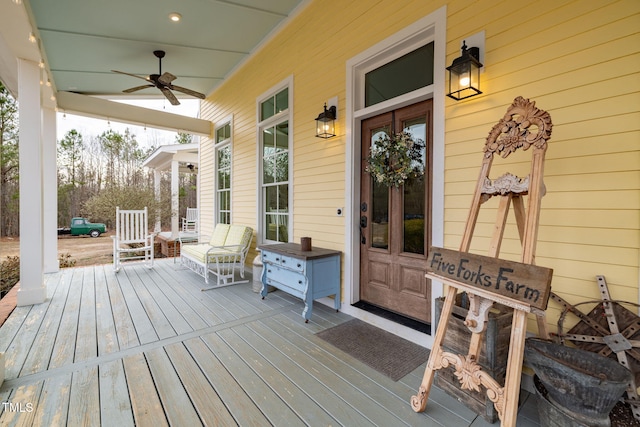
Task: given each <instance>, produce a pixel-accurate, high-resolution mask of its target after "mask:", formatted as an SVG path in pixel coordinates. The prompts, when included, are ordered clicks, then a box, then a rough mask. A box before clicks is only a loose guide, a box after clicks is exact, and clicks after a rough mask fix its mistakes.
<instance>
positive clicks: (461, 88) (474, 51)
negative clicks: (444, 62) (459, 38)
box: [447, 42, 482, 101]
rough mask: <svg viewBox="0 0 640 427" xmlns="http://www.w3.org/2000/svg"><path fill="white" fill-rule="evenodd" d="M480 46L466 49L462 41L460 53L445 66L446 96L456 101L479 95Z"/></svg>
mask: <svg viewBox="0 0 640 427" xmlns="http://www.w3.org/2000/svg"><path fill="white" fill-rule="evenodd" d="M480 68H482V64H481V63H480V48H477V47H472V48H468V49H467V44H466V43H465V42H462V55H460V57H459V58H456V59H454V60H453V62H452V63H451V66H450V67H447V70H448V71H449V93H448V94H447V96H448V97H449V98H453V99H455V100H456V101H460V100H461V99H465V98H469V97H472V96H476V95H480V94H481V93H482V92H481V91H480Z"/></svg>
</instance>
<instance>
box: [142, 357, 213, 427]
mask: <svg viewBox="0 0 640 427" xmlns="http://www.w3.org/2000/svg"><path fill="white" fill-rule="evenodd" d="M145 354H146V356H147V362H148V363H149V368H150V369H151V375H153V381H154V382H155V383H156V388H157V389H158V395H159V396H160V400H161V401H162V402H163V406H164V408H165V411H166V414H167V419H168V421H169V423H170V424H172V425H176V426H194V427H195V426H197V425H200V424H202V423H201V421H200V417H199V416H198V413H197V412H196V409H195V408H194V407H193V404H192V403H191V400H190V399H189V396H188V395H187V394H186V393H185V390H184V387H183V385H182V382H181V381H180V377H179V376H178V374H177V373H176V370H175V369H174V367H173V364H172V363H171V360H170V359H169V356H168V355H167V353H166V352H165V350H164V349H163V348H156V349H153V350H151V351H148V352H146V353H145Z"/></svg>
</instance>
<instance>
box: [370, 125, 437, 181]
mask: <svg viewBox="0 0 640 427" xmlns="http://www.w3.org/2000/svg"><path fill="white" fill-rule="evenodd" d="M424 146H425V145H424V141H422V140H421V139H413V137H412V136H411V134H410V133H408V132H400V133H396V134H394V135H393V136H392V137H391V136H389V135H387V134H384V135H382V136H380V137H379V138H378V139H377V140H375V141H374V143H373V144H372V145H371V152H370V153H369V156H368V157H367V165H366V166H365V169H364V170H365V172H368V173H369V174H370V175H371V176H372V177H373V179H374V180H375V181H376V182H377V183H379V184H382V185H386V186H387V187H391V186H394V187H396V188H398V187H400V186H402V185H403V184H404V183H405V181H406V180H407V179H410V178H418V177H420V176H422V175H423V174H424V164H423V161H422V160H423V159H422V150H423V149H424Z"/></svg>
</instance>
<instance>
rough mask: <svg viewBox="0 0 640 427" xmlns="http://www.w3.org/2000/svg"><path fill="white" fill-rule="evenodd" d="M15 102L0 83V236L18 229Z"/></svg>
mask: <svg viewBox="0 0 640 427" xmlns="http://www.w3.org/2000/svg"><path fill="white" fill-rule="evenodd" d="M18 218H19V184H18V103H17V101H16V100H15V99H14V98H13V97H12V96H11V94H10V93H9V91H8V90H7V88H5V87H4V85H3V84H2V82H0V236H8V235H15V234H17V233H18V226H19V221H18Z"/></svg>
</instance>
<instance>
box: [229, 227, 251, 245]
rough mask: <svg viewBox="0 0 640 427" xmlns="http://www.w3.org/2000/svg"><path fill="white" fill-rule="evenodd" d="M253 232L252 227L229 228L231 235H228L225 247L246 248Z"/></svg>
mask: <svg viewBox="0 0 640 427" xmlns="http://www.w3.org/2000/svg"><path fill="white" fill-rule="evenodd" d="M252 235H253V230H252V229H251V227H245V226H242V225H232V226H230V227H229V234H227V240H226V241H225V243H224V245H225V246H241V247H243V248H244V247H245V246H247V244H248V243H249V242H250V241H251V237H252Z"/></svg>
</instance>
